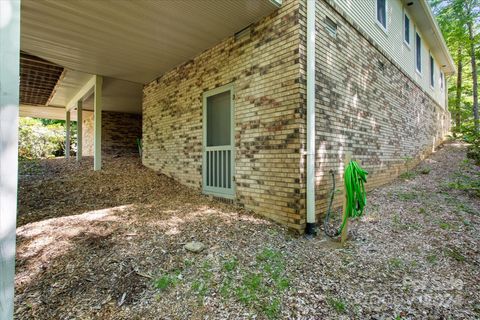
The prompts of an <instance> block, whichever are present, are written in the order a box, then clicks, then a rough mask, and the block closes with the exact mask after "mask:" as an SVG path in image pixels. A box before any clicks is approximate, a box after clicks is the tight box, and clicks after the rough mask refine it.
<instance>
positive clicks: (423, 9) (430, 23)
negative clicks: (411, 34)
mask: <svg viewBox="0 0 480 320" xmlns="http://www.w3.org/2000/svg"><path fill="white" fill-rule="evenodd" d="M404 2H406V3H412V5H410V6H407V7H406V8H407V9H408V12H409V14H410V16H411V17H412V18H413V20H414V21H415V24H416V26H417V28H418V29H419V30H420V32H421V34H422V35H423V37H425V38H426V39H425V40H426V41H427V43H428V46H429V47H430V50H431V51H432V53H433V54H434V56H435V57H436V59H437V60H438V61H437V62H438V63H439V64H440V66H442V69H443V71H444V72H445V73H447V74H452V73H455V63H454V62H453V59H452V56H451V54H450V51H449V50H448V47H447V44H446V43H445V39H444V38H443V35H442V32H441V31H440V28H439V26H438V24H437V21H436V20H435V17H434V16H433V13H432V10H431V9H430V6H429V4H428V3H427V1H426V0H404Z"/></svg>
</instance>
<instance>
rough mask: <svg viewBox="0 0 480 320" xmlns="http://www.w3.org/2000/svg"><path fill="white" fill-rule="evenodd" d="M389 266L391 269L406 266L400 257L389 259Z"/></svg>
mask: <svg viewBox="0 0 480 320" xmlns="http://www.w3.org/2000/svg"><path fill="white" fill-rule="evenodd" d="M388 266H389V267H390V269H401V268H403V266H404V262H403V260H402V259H400V258H391V259H390V260H388Z"/></svg>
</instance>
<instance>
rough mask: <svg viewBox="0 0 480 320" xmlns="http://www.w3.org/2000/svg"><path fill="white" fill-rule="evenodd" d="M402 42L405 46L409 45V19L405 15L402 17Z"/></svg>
mask: <svg viewBox="0 0 480 320" xmlns="http://www.w3.org/2000/svg"><path fill="white" fill-rule="evenodd" d="M403 40H404V41H405V43H406V44H407V45H410V18H409V17H408V16H407V14H404V16H403Z"/></svg>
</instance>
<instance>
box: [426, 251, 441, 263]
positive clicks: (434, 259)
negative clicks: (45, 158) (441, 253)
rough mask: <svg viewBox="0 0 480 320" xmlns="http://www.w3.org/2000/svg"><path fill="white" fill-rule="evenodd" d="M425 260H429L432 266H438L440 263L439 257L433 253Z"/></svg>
mask: <svg viewBox="0 0 480 320" xmlns="http://www.w3.org/2000/svg"><path fill="white" fill-rule="evenodd" d="M425 260H427V262H428V263H430V264H436V263H437V261H438V256H437V255H436V254H434V253H431V254H429V255H427V256H426V257H425Z"/></svg>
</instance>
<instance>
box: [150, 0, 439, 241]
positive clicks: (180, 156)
mask: <svg viewBox="0 0 480 320" xmlns="http://www.w3.org/2000/svg"><path fill="white" fill-rule="evenodd" d="M330 3H332V4H333V2H331V1H330V0H321V1H317V4H318V8H317V25H316V27H317V60H316V63H317V70H316V79H317V83H316V91H317V94H316V99H317V101H316V117H317V118H316V127H317V128H316V129H317V145H316V151H317V161H316V183H317V214H318V215H319V216H320V215H322V214H323V212H324V211H325V207H326V204H327V194H328V192H329V188H330V186H331V181H330V176H329V173H328V172H329V170H330V169H332V170H334V171H335V172H336V174H337V177H338V178H340V177H341V175H342V174H343V167H342V164H343V157H344V153H345V151H347V150H350V151H352V152H353V155H354V158H355V159H357V160H359V161H360V162H362V164H363V166H364V167H365V168H366V169H367V170H369V172H370V175H369V181H368V184H367V188H368V189H372V188H374V187H376V186H379V185H381V184H384V183H386V182H388V181H391V180H392V179H393V178H394V177H396V176H397V175H398V174H399V173H401V172H403V171H405V169H406V165H405V160H406V159H409V158H412V160H409V163H410V166H413V165H414V164H415V163H417V162H418V161H419V160H420V159H421V158H423V157H424V156H425V155H427V154H428V153H429V152H431V151H432V149H433V148H434V146H436V145H438V144H439V143H440V142H441V141H442V138H443V136H444V135H445V133H446V132H447V131H448V129H449V125H448V124H449V114H448V112H446V111H444V110H443V109H442V108H441V107H440V106H439V105H437V104H436V103H435V102H434V100H433V99H431V97H430V96H429V95H428V94H427V93H426V92H424V91H423V90H422V89H421V88H420V87H419V86H417V85H416V84H415V82H413V81H412V79H410V78H409V76H408V75H406V74H404V73H403V72H402V71H401V68H399V67H398V65H396V64H395V62H393V61H392V60H391V59H389V58H388V57H387V56H385V54H384V52H383V51H382V50H381V48H378V47H377V46H376V45H375V44H374V43H372V42H371V40H370V39H368V37H364V36H363V34H362V33H361V32H360V31H359V30H357V29H356V28H355V27H353V26H352V25H350V24H349V23H348V21H347V20H346V19H345V18H344V17H343V16H342V15H341V14H340V13H339V12H337V11H336V10H335V9H334V7H332V6H331V5H330ZM326 15H328V16H329V17H330V18H331V19H332V20H334V21H335V22H336V23H337V24H338V30H337V36H336V38H333V37H331V36H330V35H328V33H327V32H326V31H325V25H324V23H325V16H326ZM305 34H306V0H288V1H284V5H283V6H282V8H281V9H279V10H278V11H277V12H275V13H274V14H272V15H271V16H269V17H267V18H265V19H263V20H261V21H259V22H258V23H256V24H254V25H253V26H252V32H251V35H250V36H249V37H246V38H241V39H237V40H236V39H234V38H233V37H231V38H228V39H226V40H225V41H223V42H222V43H220V44H218V45H217V46H215V47H213V48H211V49H209V50H207V51H205V52H203V53H202V54H200V55H199V56H197V57H195V58H194V59H192V60H190V61H188V62H187V63H185V64H183V65H181V66H179V67H177V68H175V69H173V70H172V71H170V72H168V73H166V74H165V75H163V76H161V77H160V78H158V79H157V80H155V81H152V82H151V83H149V84H147V85H146V86H145V87H144V99H143V119H144V122H143V140H144V156H143V163H144V165H146V166H148V167H150V168H153V169H155V170H158V171H160V172H162V173H164V174H166V175H168V176H171V177H173V178H175V179H176V180H178V181H180V182H181V183H183V184H185V185H188V186H190V187H193V188H196V189H198V190H201V188H202V134H203V131H202V109H203V108H202V94H203V93H204V92H206V91H208V90H211V89H213V88H216V87H219V86H223V85H225V84H229V83H233V84H234V86H235V96H234V104H235V147H236V159H235V162H236V173H235V180H236V201H237V202H238V203H239V204H241V205H244V206H245V207H246V208H247V209H250V210H253V211H255V212H257V213H259V214H262V215H264V216H266V217H268V218H271V219H273V220H275V221H278V222H281V223H283V224H286V225H288V226H290V227H291V228H293V229H296V230H298V231H300V232H302V231H303V229H304V227H305V222H306V221H305V193H306V189H305V173H306V168H305V160H306V156H305V151H306V135H305V134H306V117H305V112H306V101H305V98H306V86H305V84H306V80H305V79H306V76H305V75H306V70H305V68H306V36H305ZM342 185H343V183H341V182H340V180H338V181H337V186H342ZM340 200H341V197H340V196H337V201H338V203H339V202H340Z"/></svg>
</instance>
